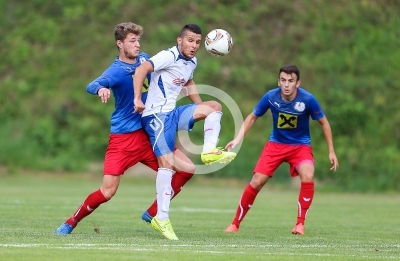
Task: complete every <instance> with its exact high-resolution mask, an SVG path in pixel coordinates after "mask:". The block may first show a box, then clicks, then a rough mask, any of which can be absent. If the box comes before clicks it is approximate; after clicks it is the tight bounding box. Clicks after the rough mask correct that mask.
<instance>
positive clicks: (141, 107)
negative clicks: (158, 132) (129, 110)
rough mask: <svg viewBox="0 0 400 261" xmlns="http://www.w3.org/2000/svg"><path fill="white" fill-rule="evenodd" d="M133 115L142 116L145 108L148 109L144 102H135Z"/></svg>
mask: <svg viewBox="0 0 400 261" xmlns="http://www.w3.org/2000/svg"><path fill="white" fill-rule="evenodd" d="M133 108H134V110H133V113H136V112H137V113H139V114H142V112H143V110H144V108H146V107H145V106H144V104H143V102H142V100H136V99H135V100H133Z"/></svg>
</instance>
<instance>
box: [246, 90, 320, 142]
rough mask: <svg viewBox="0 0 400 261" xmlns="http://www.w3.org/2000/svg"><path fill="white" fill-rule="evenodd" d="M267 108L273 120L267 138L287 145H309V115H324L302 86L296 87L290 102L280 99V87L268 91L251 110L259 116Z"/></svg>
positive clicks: (315, 116) (312, 116) (317, 118)
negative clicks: (295, 92) (294, 94)
mask: <svg viewBox="0 0 400 261" xmlns="http://www.w3.org/2000/svg"><path fill="white" fill-rule="evenodd" d="M268 109H270V110H271V113H272V120H273V129H272V132H271V135H270V138H269V140H270V141H273V142H277V143H283V144H289V145H298V144H307V145H311V137H310V126H309V125H310V123H309V119H310V116H311V118H312V119H313V120H319V119H321V118H322V117H324V112H323V111H322V109H321V106H320V105H319V104H318V102H317V100H316V99H315V98H314V96H313V95H312V94H311V93H309V92H307V91H306V90H304V89H302V88H298V89H297V94H296V98H294V100H292V101H290V102H288V101H284V100H283V99H282V97H281V89H280V88H276V89H273V90H270V91H268V92H267V93H266V94H265V95H264V96H263V97H262V98H261V100H260V101H259V102H258V104H257V106H256V107H255V108H254V110H253V112H254V114H255V115H256V116H257V117H261V116H263V115H264V114H265V112H266V111H267V110H268Z"/></svg>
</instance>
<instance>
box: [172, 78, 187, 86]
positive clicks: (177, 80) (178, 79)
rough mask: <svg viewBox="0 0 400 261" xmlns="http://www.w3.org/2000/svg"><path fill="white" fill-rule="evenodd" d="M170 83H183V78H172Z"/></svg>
mask: <svg viewBox="0 0 400 261" xmlns="http://www.w3.org/2000/svg"><path fill="white" fill-rule="evenodd" d="M172 83H173V84H175V85H183V84H185V79H183V78H182V79H181V78H176V79H173V80H172Z"/></svg>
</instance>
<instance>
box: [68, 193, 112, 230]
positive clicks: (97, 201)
mask: <svg viewBox="0 0 400 261" xmlns="http://www.w3.org/2000/svg"><path fill="white" fill-rule="evenodd" d="M107 201H108V199H106V198H105V197H104V195H103V193H101V191H100V189H98V190H96V191H95V192H93V193H92V194H90V195H89V196H88V197H87V198H86V199H85V201H84V202H83V203H82V205H81V206H80V207H79V208H78V210H77V211H76V212H75V214H74V215H73V216H72V217H70V218H69V219H68V220H67V221H66V222H65V223H67V224H70V225H72V226H73V227H75V226H76V225H77V223H78V222H79V221H81V220H82V219H83V218H84V217H86V216H88V215H90V214H91V213H92V212H93V210H95V209H96V208H98V206H100V205H101V204H103V203H104V202H107Z"/></svg>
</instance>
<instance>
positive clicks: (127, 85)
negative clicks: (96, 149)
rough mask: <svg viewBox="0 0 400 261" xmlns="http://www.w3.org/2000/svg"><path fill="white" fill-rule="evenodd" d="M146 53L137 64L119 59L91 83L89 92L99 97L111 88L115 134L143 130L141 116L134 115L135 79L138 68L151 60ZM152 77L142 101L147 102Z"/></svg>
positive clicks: (146, 85) (145, 85) (87, 88)
mask: <svg viewBox="0 0 400 261" xmlns="http://www.w3.org/2000/svg"><path fill="white" fill-rule="evenodd" d="M149 58H150V57H149V55H148V54H146V53H140V54H139V56H138V57H137V59H136V63H134V64H129V63H125V62H123V61H121V60H119V59H118V57H117V58H116V59H115V60H114V62H113V63H112V64H111V66H110V67H109V68H108V69H107V70H105V71H104V73H103V74H102V75H101V76H100V77H98V78H97V79H95V80H94V81H92V82H91V83H89V85H88V86H87V87H86V90H87V92H89V93H91V94H95V95H97V92H98V91H99V90H100V89H101V88H104V87H106V88H110V89H111V91H112V93H113V95H114V98H115V110H114V112H113V113H112V115H111V129H110V132H111V133H113V134H123V133H129V132H133V131H136V130H138V129H140V128H142V125H141V123H140V118H141V114H139V113H133V110H134V108H133V97H134V93H133V92H134V91H133V77H134V74H135V71H136V68H137V67H138V66H139V65H140V64H142V63H144V62H145V61H147V60H148V59H149ZM149 77H150V75H148V76H147V79H146V81H145V83H144V85H143V90H142V91H143V94H142V101H143V103H144V102H146V98H147V89H148V82H149V80H150V78H149Z"/></svg>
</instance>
